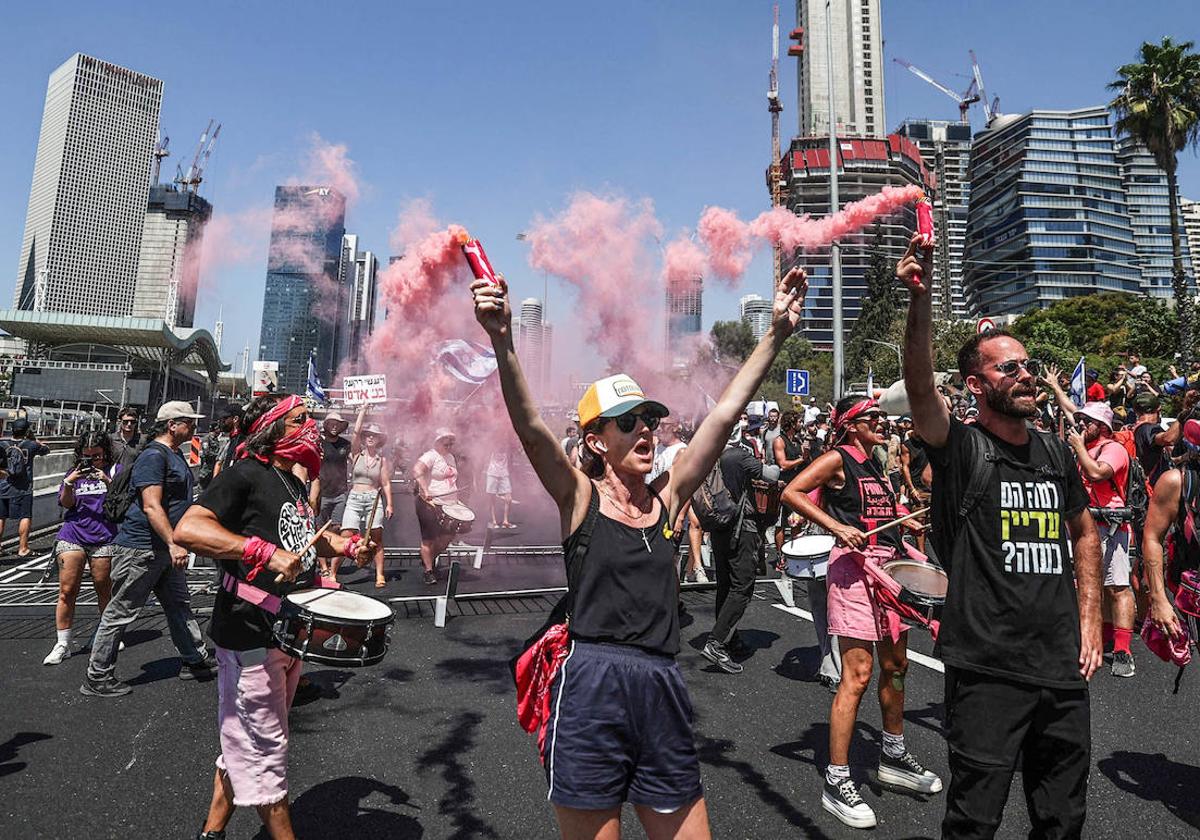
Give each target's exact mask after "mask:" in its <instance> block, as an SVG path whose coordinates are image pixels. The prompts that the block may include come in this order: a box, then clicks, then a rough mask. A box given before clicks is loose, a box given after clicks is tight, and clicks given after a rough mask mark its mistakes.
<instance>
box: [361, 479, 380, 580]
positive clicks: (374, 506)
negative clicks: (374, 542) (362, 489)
mask: <svg viewBox="0 0 1200 840" xmlns="http://www.w3.org/2000/svg"><path fill="white" fill-rule="evenodd" d="M382 495H383V488H382V487H380V488H379V489H378V490H376V491H375V501H374V502H372V503H371V515H370V516H369V517H367V527H366V528H365V529H364V530H365V531H366V532H367V542H368V543H369V542H370V541H371V526H372V525H374V524H375V511H377V510H379V498H380V496H382ZM354 565H356V566H358V568H360V569H361V568H362V567H363V566H365V565H367V562H366V561H365V560H363V561H361V562H360V561H358V560H355V561H354Z"/></svg>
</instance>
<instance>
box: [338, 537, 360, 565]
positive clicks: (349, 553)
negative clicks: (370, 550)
mask: <svg viewBox="0 0 1200 840" xmlns="http://www.w3.org/2000/svg"><path fill="white" fill-rule="evenodd" d="M360 542H362V535H360V534H351V535H350V536H349V537H347V538H346V544H345V545H344V546H342V554H343V555H345V557H346V558H347V559H348V560H354V559H355V556H356V555H357V554H358V544H359V543H360Z"/></svg>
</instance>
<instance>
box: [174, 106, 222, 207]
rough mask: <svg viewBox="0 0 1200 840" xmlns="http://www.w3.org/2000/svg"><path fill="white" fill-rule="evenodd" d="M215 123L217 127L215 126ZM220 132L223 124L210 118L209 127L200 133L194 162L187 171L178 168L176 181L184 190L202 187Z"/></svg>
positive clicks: (193, 157)
mask: <svg viewBox="0 0 1200 840" xmlns="http://www.w3.org/2000/svg"><path fill="white" fill-rule="evenodd" d="M214 124H215V125H216V128H213V126H214ZM220 133H221V124H220V123H219V122H217V121H216V120H209V121H208V127H207V128H205V129H204V133H203V134H201V135H200V142H199V143H197V144H196V153H195V154H194V155H193V156H192V163H191V165H190V166H188V169H187V172H184V171H183V169H182V167H178V168H177V169H176V175H175V182H176V183H177V184H179V186H181V187H182V188H183V189H184V190H187V191H191V192H196V191H197V190H198V189H199V188H200V182H201V181H203V180H204V168H205V167H206V166H208V159H209V157H211V156H212V150H213V146H214V145H215V144H216V142H217V137H218V135H220Z"/></svg>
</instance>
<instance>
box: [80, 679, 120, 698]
mask: <svg viewBox="0 0 1200 840" xmlns="http://www.w3.org/2000/svg"><path fill="white" fill-rule="evenodd" d="M131 691H133V689H132V688H130V687H129V683H123V682H121V681H120V680H117V679H115V678H113V677H109V678H108V679H106V680H93V679H91V678H90V677H84V680H83V685H81V686H79V693H80V694H82V695H84V696H85V697H124V696H125V695H126V694H128V693H129V692H131Z"/></svg>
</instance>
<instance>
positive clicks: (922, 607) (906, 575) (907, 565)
mask: <svg viewBox="0 0 1200 840" xmlns="http://www.w3.org/2000/svg"><path fill="white" fill-rule="evenodd" d="M882 568H883V571H885V572H886V573H887V574H888V575H889V576H890V577H891V578H892V580H894V581H896V583H898V584H900V594H899V596H897V597H898V599H899V601H900V602H901V603H902V604H904V605H906V606H908V607H911V608H912V609H914V610H916V611H917V612H919V613H921V615H923V616H924V617H925V620H926V621H940V620H941V617H942V605H943V604H945V603H946V589H947V587H948V586H949V579H948V578H947V577H946V573H945V572H944V571H943V570H942V569H940V568H938V567H937V566H934V565H933V564H931V563H921V562H919V561H917V560H892V561H889V562H887V563H884V564H883V566H882Z"/></svg>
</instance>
